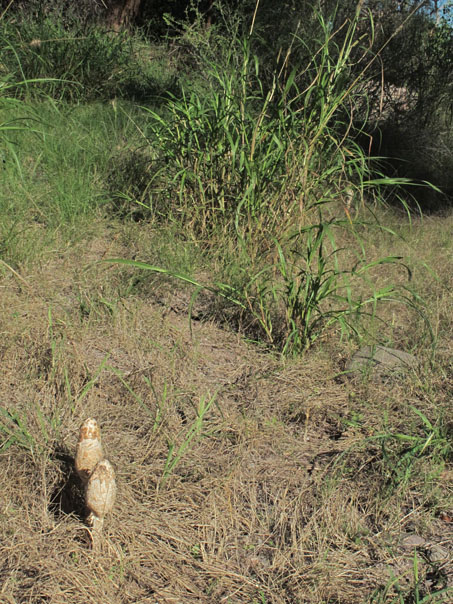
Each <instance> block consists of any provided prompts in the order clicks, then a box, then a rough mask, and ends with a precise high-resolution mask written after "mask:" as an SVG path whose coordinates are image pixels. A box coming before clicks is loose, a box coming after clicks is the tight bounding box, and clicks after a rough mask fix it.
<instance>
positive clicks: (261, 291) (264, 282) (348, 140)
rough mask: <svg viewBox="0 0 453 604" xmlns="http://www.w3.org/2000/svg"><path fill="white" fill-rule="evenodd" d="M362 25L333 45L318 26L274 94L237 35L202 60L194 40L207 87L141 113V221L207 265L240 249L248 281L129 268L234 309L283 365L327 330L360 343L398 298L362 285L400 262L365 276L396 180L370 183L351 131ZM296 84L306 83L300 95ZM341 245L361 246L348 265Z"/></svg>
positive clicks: (388, 289) (217, 43) (368, 166)
mask: <svg viewBox="0 0 453 604" xmlns="http://www.w3.org/2000/svg"><path fill="white" fill-rule="evenodd" d="M358 23H359V14H358V13H357V14H356V17H355V19H354V20H353V21H352V22H350V23H349V24H347V23H346V24H345V28H346V29H347V31H346V33H344V32H342V35H341V37H340V38H339V40H337V39H336V37H335V35H332V33H331V28H330V25H329V22H328V21H327V20H325V19H324V18H323V17H322V16H321V15H319V27H320V30H321V31H322V32H323V37H322V39H321V40H320V41H319V46H318V48H317V52H316V53H315V54H314V56H312V57H310V58H309V60H308V63H307V64H305V65H302V66H300V68H299V69H298V70H297V69H293V70H291V71H289V72H288V71H287V70H286V67H287V64H286V62H284V63H283V65H282V66H281V67H280V68H279V69H278V70H276V71H275V72H274V75H273V79H272V82H271V85H270V86H267V85H266V82H265V80H264V78H263V77H262V70H261V65H260V61H259V59H258V57H257V56H256V55H254V54H253V52H252V46H253V37H246V38H240V37H239V36H238V35H237V31H236V30H235V29H234V24H233V27H232V34H233V37H230V38H229V44H226V43H225V40H223V39H220V40H216V38H215V37H214V38H213V34H212V33H209V36H210V38H209V39H210V42H211V43H212V44H211V46H210V47H209V48H208V50H206V48H205V46H204V45H203V37H202V36H203V33H202V32H199V33H198V37H197V34H196V33H194V30H193V29H192V31H191V38H190V39H191V43H192V44H197V45H198V47H200V48H201V50H200V52H199V54H198V60H199V61H201V64H203V65H204V70H203V73H204V76H205V84H204V87H201V85H197V86H192V87H188V88H187V90H184V91H183V94H182V98H177V97H174V96H173V97H171V98H170V100H169V101H168V102H167V104H166V106H165V108H164V111H161V112H157V111H154V110H151V109H146V108H145V110H146V111H147V112H148V114H149V116H150V122H149V124H148V126H147V129H146V131H145V133H144V136H145V138H146V141H147V143H148V145H149V153H148V156H149V157H150V158H153V159H150V160H149V163H147V170H146V173H147V176H148V183H147V185H146V187H144V188H143V189H142V193H141V195H140V196H139V197H138V198H137V199H135V201H136V203H137V204H138V205H139V206H140V208H141V211H142V212H143V213H144V215H145V216H146V215H147V216H148V217H149V218H156V217H157V218H158V219H159V220H161V221H167V222H168V221H170V222H171V223H174V224H175V225H177V228H179V229H181V230H184V232H185V234H186V236H191V237H193V238H194V239H195V240H202V241H203V242H204V245H205V247H206V249H208V250H210V251H213V248H215V247H217V246H218V245H219V241H220V242H224V241H229V240H231V239H233V240H236V246H237V249H238V250H239V253H238V254H237V258H236V259H235V261H234V262H235V263H236V265H239V267H240V268H239V271H238V272H239V273H240V274H241V277H240V279H239V280H236V282H228V280H225V279H224V278H222V276H220V278H219V279H218V280H217V281H215V282H213V283H201V282H199V281H198V280H196V279H192V278H191V277H190V276H188V275H184V274H181V273H178V272H177V271H176V272H175V271H173V270H170V269H168V268H165V267H164V268H162V267H156V266H153V265H150V264H149V263H141V262H130V263H129V262H127V261H126V262H125V263H129V264H130V265H133V266H136V267H137V268H142V269H146V270H151V271H152V272H154V273H160V274H165V275H167V276H168V275H170V276H173V277H175V278H178V279H180V280H182V281H184V282H186V283H189V284H191V285H193V286H195V287H197V288H202V289H205V290H208V291H210V292H211V293H214V294H215V295H217V296H219V297H220V298H221V299H222V300H223V301H224V303H225V304H227V305H233V306H234V307H235V308H236V310H237V311H238V315H239V318H238V323H241V324H247V325H248V326H249V327H248V330H249V332H250V334H249V335H251V334H254V337H256V338H257V339H260V340H264V341H265V342H266V343H267V344H268V345H270V346H272V347H275V348H277V349H279V350H282V351H284V352H285V353H289V352H292V353H294V352H295V353H297V352H301V351H303V350H305V349H306V348H307V347H308V346H310V345H311V344H312V343H313V342H314V341H315V340H316V339H317V338H319V337H320V336H321V335H322V334H323V333H324V331H325V330H326V329H327V328H329V327H330V326H332V325H337V326H339V327H340V329H341V332H342V333H343V334H347V335H351V334H356V335H357V334H359V333H360V328H359V323H360V320H361V318H363V317H365V316H367V317H369V316H371V317H373V316H374V315H375V312H376V306H377V303H378V302H379V301H382V300H388V299H392V300H395V299H398V297H399V294H398V292H397V290H396V288H394V287H392V286H391V285H390V286H385V287H383V288H381V289H378V288H375V287H373V285H372V279H371V278H369V277H368V274H369V273H370V272H371V271H372V270H374V269H375V267H377V266H379V265H384V264H395V263H398V262H399V261H400V258H397V257H393V256H388V257H384V258H381V259H378V260H374V261H373V262H368V261H367V259H366V257H365V256H364V254H363V245H362V242H361V241H360V236H359V228H358V227H359V226H361V225H362V221H361V219H360V218H359V213H360V212H362V213H363V212H364V209H363V208H364V203H365V201H364V200H365V197H366V198H367V199H368V200H370V199H375V200H376V201H377V202H380V201H382V193H381V191H382V189H383V188H384V187H385V186H389V185H390V186H392V187H396V186H398V184H400V183H401V180H398V179H391V178H386V177H385V176H383V175H377V176H376V168H375V167H374V165H373V160H372V159H370V158H368V157H366V156H365V154H364V152H363V151H362V149H361V147H360V146H359V145H358V144H357V141H356V137H357V135H358V134H359V133H360V131H358V130H357V129H354V126H353V122H352V119H351V117H348V115H349V111H350V109H349V107H350V105H353V104H354V103H355V102H356V99H357V97H360V96H363V95H364V94H365V93H364V92H363V91H364V87H363V82H364V81H366V80H365V79H364V73H365V72H366V67H367V64H366V63H365V65H364V67H363V73H362V77H357V78H356V80H354V82H353V83H352V84H351V83H349V82H350V71H351V67H352V58H351V57H352V54H353V53H356V51H357V50H358V49H359V47H360V44H361V42H360V40H361V38H360V35H358V34H357V27H358ZM234 36H236V37H234ZM194 54H195V53H194ZM366 56H367V49H366V48H364V49H363V57H366ZM301 71H302V72H304V73H306V74H310V77H309V78H308V79H309V80H310V84H309V85H308V86H307V87H305V88H304V89H303V90H301V89H300V88H299V85H298V83H297V81H298V79H300V78H299V77H298V73H300V72H301ZM372 170H374V175H372ZM338 213H339V216H338ZM344 233H346V234H347V233H350V234H351V235H352V240H353V241H354V240H355V242H356V244H357V245H356V247H357V250H356V253H355V255H354V258H353V260H352V262H351V261H349V263H347V264H344V254H343V253H342V250H341V249H340V247H339V245H338V243H337V239H338V235H340V238H341V236H344ZM346 236H347V235H346ZM210 242H212V243H210ZM220 245H222V243H220ZM225 269H226V270H225V274H227V273H228V271H229V268H227V266H226V263H225ZM358 282H361V285H360V287H359V286H358ZM401 300H403V298H401ZM404 302H407V299H406V300H404Z"/></svg>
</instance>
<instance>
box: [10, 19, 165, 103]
mask: <svg viewBox="0 0 453 604" xmlns="http://www.w3.org/2000/svg"><path fill="white" fill-rule="evenodd" d="M142 47H143V43H142V41H141V39H140V37H139V36H138V35H136V36H135V37H134V36H131V35H129V34H127V33H118V34H112V33H109V32H108V31H106V30H105V29H103V28H101V27H99V26H97V25H90V24H84V23H81V22H78V21H76V20H74V21H72V22H71V24H70V26H66V25H65V24H64V23H63V21H61V20H59V19H58V18H57V17H55V16H53V17H43V18H42V19H39V20H31V19H21V20H19V21H17V22H16V21H14V20H11V21H8V20H7V19H3V20H2V21H0V49H1V57H2V58H1V62H0V74H2V75H3V79H4V80H5V81H6V82H7V83H9V86H8V88H9V90H8V94H9V95H15V96H25V95H27V96H36V95H38V94H39V93H41V94H43V93H44V94H46V95H50V96H52V97H53V98H54V99H60V100H61V99H65V100H68V101H80V100H85V101H86V100H93V99H98V98H102V99H106V98H113V97H127V98H141V99H143V98H149V97H151V96H153V95H157V94H163V93H164V92H165V89H166V88H167V87H172V86H173V75H172V73H171V70H167V71H165V70H164V69H163V68H162V67H163V66H160V70H159V69H156V66H155V65H153V64H152V62H151V61H149V60H145V59H142V58H141V48H142ZM145 54H146V53H145ZM18 83H20V84H18Z"/></svg>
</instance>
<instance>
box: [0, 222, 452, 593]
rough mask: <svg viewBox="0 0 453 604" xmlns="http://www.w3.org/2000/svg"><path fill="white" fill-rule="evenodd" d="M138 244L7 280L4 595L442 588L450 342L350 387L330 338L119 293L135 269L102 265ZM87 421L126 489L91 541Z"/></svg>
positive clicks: (1, 320)
mask: <svg viewBox="0 0 453 604" xmlns="http://www.w3.org/2000/svg"><path fill="white" fill-rule="evenodd" d="M129 254H130V250H128V249H127V248H126V247H125V246H124V245H123V244H122V243H121V238H120V237H119V238H118V237H117V238H115V237H112V236H111V235H108V234H106V235H105V236H103V237H97V238H96V239H94V240H91V241H88V242H87V241H85V242H83V243H81V244H78V245H77V246H75V247H71V248H62V249H61V250H53V251H51V252H49V253H48V254H47V255H46V256H43V257H42V258H41V260H40V262H39V263H37V264H35V265H33V266H32V267H29V268H28V269H27V270H24V271H22V272H21V277H22V279H24V280H25V281H23V280H21V279H18V278H17V276H16V275H15V274H13V273H12V272H11V271H10V270H7V269H5V270H4V272H3V274H2V276H1V279H0V326H1V327H0V329H1V340H0V355H1V356H0V359H1V369H2V371H1V377H0V397H1V406H2V409H3V412H2V416H1V425H2V426H3V429H2V432H1V434H0V437H1V441H0V444H1V445H2V447H3V449H2V451H1V452H0V485H1V488H0V514H1V529H0V578H1V580H0V601H1V602H5V604H6V603H11V604H12V603H19V602H20V603H36V604H38V603H44V602H49V603H52V604H60V603H61V604H63V603H64V604H70V603H74V604H75V603H77V604H80V603H81V602H84V603H85V602H87V603H88V602H92V603H95V604H100V603H101V602H105V603H109V604H117V603H118V604H119V603H149V604H154V603H158V604H164V603H165V604H167V603H168V604H170V603H175V604H176V603H184V604H185V603H196V602H214V603H221V602H229V603H231V604H233V603H234V604H241V603H250V604H252V602H256V603H264V602H266V603H271V602H272V603H276V604H282V603H285V602H294V603H319V604H321V603H343V604H354V603H363V602H382V603H384V602H404V603H409V602H421V601H422V597H425V596H427V595H428V594H430V593H431V594H432V593H435V592H439V591H440V590H442V589H443V588H445V587H447V586H450V587H451V586H452V585H453V565H452V555H453V530H452V529H453V524H452V523H453V509H452V499H451V493H452V486H453V469H452V465H451V453H450V457H449V460H450V461H449V462H448V456H447V455H443V457H442V453H441V449H442V446H444V447H447V445H448V437H449V438H450V439H451V430H452V415H451V411H452V398H453V373H452V365H451V354H450V353H451V348H449V344H448V342H450V340H449V339H448V338H447V344H448V346H447V349H445V348H444V353H443V357H442V356H441V357H440V359H441V360H440V361H439V363H438V364H437V365H435V366H434V367H432V366H430V365H429V363H428V362H425V359H423V362H424V364H423V369H422V370H421V371H420V372H419V373H415V372H414V373H412V374H411V375H408V376H406V377H403V378H400V379H399V380H398V381H395V380H387V381H385V380H384V381H378V382H376V381H373V380H368V381H366V380H365V381H359V382H357V381H356V382H351V381H350V380H348V379H345V378H344V377H343V376H341V375H340V374H341V372H342V370H343V368H344V363H345V361H346V360H347V358H348V357H349V355H350V354H351V352H352V350H353V349H352V348H351V347H350V346H348V345H347V344H346V343H341V342H340V341H339V339H338V337H336V335H335V334H334V335H333V337H332V338H329V339H326V340H325V341H323V342H321V344H320V345H319V346H317V347H316V348H314V349H313V350H311V351H309V352H308V353H307V354H306V355H305V356H303V357H301V358H298V359H295V360H286V361H285V360H282V359H281V358H280V357H278V356H276V355H272V354H270V353H269V352H266V351H264V350H260V349H259V347H257V346H256V345H254V344H252V343H247V342H245V341H244V340H243V339H241V337H240V336H239V335H238V334H235V333H233V332H231V331H229V330H228V329H227V328H225V327H221V326H219V325H218V324H216V323H215V322H214V321H208V320H194V321H192V325H191V326H189V322H188V319H187V305H186V304H185V303H184V300H185V298H184V295H185V293H184V292H182V293H181V292H178V291H177V290H175V291H174V292H173V293H172V291H171V288H170V289H169V288H168V287H167V288H166V289H165V291H164V290H162V293H161V291H160V290H159V289H158V288H157V286H156V290H155V292H154V294H153V295H149V292H148V295H144V293H143V292H142V293H140V292H136V291H132V292H131V291H129V292H128V293H127V295H126V294H125V293H124V292H125V291H126V290H127V284H128V279H130V276H131V275H132V271H131V270H130V269H119V268H118V267H117V266H111V265H104V264H101V265H99V264H97V265H93V264H92V263H93V262H96V261H98V260H102V259H105V258H107V257H113V256H123V257H128V256H129ZM160 296H162V297H161V299H160ZM181 300H182V302H181ZM195 314H196V313H195ZM448 337H450V336H448ZM449 359H450V360H449ZM203 402H204V404H205V405H208V406H209V404H210V407H209V409H208V411H207V412H206V414H205V415H204V417H203V419H202V420H201V419H200V416H201V414H202V413H203V410H202V408H201V407H200V404H203ZM414 409H416V410H417V412H414ZM87 417H95V418H96V419H97V420H98V422H99V424H100V426H101V430H102V437H103V443H104V446H105V449H106V452H107V456H108V458H109V459H110V461H111V462H112V463H113V464H114V467H115V468H116V473H117V483H118V495H117V501H116V504H115V506H114V510H113V512H112V514H111V515H110V516H108V517H107V518H106V523H105V529H104V534H103V538H102V543H101V546H100V549H99V551H93V550H92V549H91V547H90V540H89V535H88V531H87V528H86V526H85V522H84V520H85V511H84V502H83V493H82V487H81V485H80V483H79V481H78V478H77V476H76V475H75V473H74V469H73V457H74V452H75V447H76V442H77V435H78V429H79V426H80V424H81V423H82V421H83V420H84V419H86V418H87ZM197 417H198V420H197ZM423 417H425V418H428V419H429V420H430V421H431V423H432V430H431V431H430V430H429V428H427V425H426V424H425V423H424V421H423ZM441 420H442V422H443V423H441ZM441 425H442V426H443V428H442V429H441V428H440V427H439V426H441ZM445 426H447V428H448V427H449V428H448V429H449V431H450V432H449V433H448V432H447V433H446V432H445ZM431 434H432V435H431ZM384 435H387V437H385V436H384ZM397 435H400V437H398V436H397ZM401 435H403V436H404V435H406V436H407V438H403V437H402V436H401ZM430 435H431V436H430ZM411 439H412V440H411ZM417 439H418V440H417ZM417 443H419V444H420V446H419V448H418V449H417V450H416V451H415V452H413V453H412V454H411V446H415V445H416V444H417ZM423 445H425V446H423ZM450 445H451V441H450ZM416 597H419V599H416ZM449 597H451V593H450V595H449V596H448V595H447V594H440V595H439V596H438V599H432V600H423V602H428V601H429V602H431V601H433V602H434V601H436V602H441V601H444V602H447V601H448V599H449ZM397 598H400V599H397ZM450 601H451V600H450Z"/></svg>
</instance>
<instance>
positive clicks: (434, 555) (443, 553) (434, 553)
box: [429, 544, 450, 562]
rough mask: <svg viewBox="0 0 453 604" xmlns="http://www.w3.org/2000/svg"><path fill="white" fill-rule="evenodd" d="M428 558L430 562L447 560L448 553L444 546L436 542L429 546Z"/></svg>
mask: <svg viewBox="0 0 453 604" xmlns="http://www.w3.org/2000/svg"><path fill="white" fill-rule="evenodd" d="M429 558H430V560H431V562H447V561H448V560H449V558H450V554H449V552H448V550H447V549H445V547H442V546H441V545H437V544H436V545H432V546H431V547H430V548H429Z"/></svg>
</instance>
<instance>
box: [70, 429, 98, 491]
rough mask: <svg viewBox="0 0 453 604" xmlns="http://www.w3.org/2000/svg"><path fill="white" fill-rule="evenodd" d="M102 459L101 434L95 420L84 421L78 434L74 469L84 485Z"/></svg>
mask: <svg viewBox="0 0 453 604" xmlns="http://www.w3.org/2000/svg"><path fill="white" fill-rule="evenodd" d="M103 457H104V452H103V450H102V444H101V433H100V431H99V426H98V423H97V421H96V420H95V419H92V418H88V419H86V420H85V421H84V422H83V424H82V426H81V428H80V434H79V442H78V443H77V450H76V455H75V468H76V471H77V474H78V475H79V476H80V479H81V480H82V482H83V483H84V484H86V483H87V481H88V479H89V477H90V475H91V473H92V472H93V470H94V468H95V467H96V464H97V463H99V462H100V461H101V460H102V459H103Z"/></svg>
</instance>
